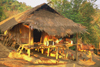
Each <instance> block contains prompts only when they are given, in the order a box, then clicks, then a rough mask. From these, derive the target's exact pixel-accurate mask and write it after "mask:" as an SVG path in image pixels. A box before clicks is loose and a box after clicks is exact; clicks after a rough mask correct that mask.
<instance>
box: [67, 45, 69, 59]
mask: <svg viewBox="0 0 100 67" xmlns="http://www.w3.org/2000/svg"><path fill="white" fill-rule="evenodd" d="M68 50H69V47H67V49H66V58H68Z"/></svg>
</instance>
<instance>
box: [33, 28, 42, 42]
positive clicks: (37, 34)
mask: <svg viewBox="0 0 100 67" xmlns="http://www.w3.org/2000/svg"><path fill="white" fill-rule="evenodd" d="M41 34H42V32H41V31H38V30H37V29H34V31H33V37H34V42H40V38H41Z"/></svg>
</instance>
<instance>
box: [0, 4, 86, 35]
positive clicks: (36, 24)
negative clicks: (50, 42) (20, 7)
mask: <svg viewBox="0 0 100 67" xmlns="http://www.w3.org/2000/svg"><path fill="white" fill-rule="evenodd" d="M14 18H15V20H16V21H17V22H23V23H24V24H30V25H31V26H32V27H33V28H35V29H38V30H42V31H45V32H47V33H48V34H49V35H59V36H64V35H66V34H74V33H83V32H86V29H85V28H84V26H82V25H81V24H77V23H74V22H73V21H72V20H70V19H68V18H64V17H63V16H61V15H60V14H59V13H58V12H56V11H55V10H54V9H52V8H51V7H49V6H48V5H47V4H45V3H44V4H41V5H39V6H37V7H35V8H32V9H30V10H27V11H25V12H23V13H22V14H20V15H19V16H16V17H14ZM16 18H17V19H16ZM6 22H7V21H6ZM6 24H7V23H6ZM6 24H5V25H6ZM10 25H12V24H10ZM2 27H3V26H2ZM7 29H8V28H7ZM1 30H2V29H1Z"/></svg>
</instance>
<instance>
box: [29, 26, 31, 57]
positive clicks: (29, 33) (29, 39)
mask: <svg viewBox="0 0 100 67" xmlns="http://www.w3.org/2000/svg"><path fill="white" fill-rule="evenodd" d="M30 45H31V26H30V25H29V49H28V56H30Z"/></svg>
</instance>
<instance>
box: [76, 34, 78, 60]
mask: <svg viewBox="0 0 100 67" xmlns="http://www.w3.org/2000/svg"><path fill="white" fill-rule="evenodd" d="M76 40H77V44H76V61H78V50H77V49H78V33H77V34H76Z"/></svg>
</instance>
